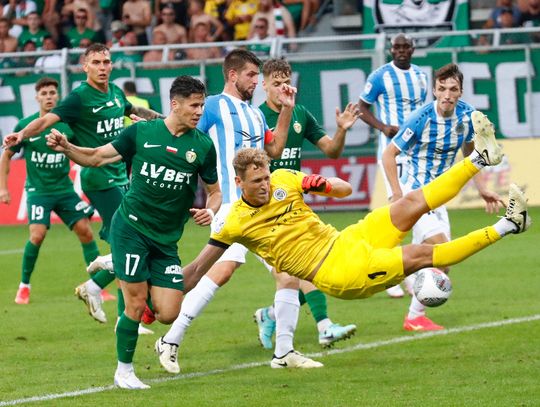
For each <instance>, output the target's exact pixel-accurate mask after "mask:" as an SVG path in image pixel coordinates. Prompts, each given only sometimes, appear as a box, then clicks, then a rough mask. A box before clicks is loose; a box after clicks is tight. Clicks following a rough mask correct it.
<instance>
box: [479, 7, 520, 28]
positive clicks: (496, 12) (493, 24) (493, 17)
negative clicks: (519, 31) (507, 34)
mask: <svg viewBox="0 0 540 407" xmlns="http://www.w3.org/2000/svg"><path fill="white" fill-rule="evenodd" d="M512 3H513V0H500V3H499V5H498V6H497V7H495V8H494V9H493V10H492V11H491V14H490V16H489V18H488V20H487V21H486V23H485V24H484V26H483V28H503V27H504V26H503V23H502V21H501V14H503V13H505V14H507V13H508V12H510V13H511V14H512V18H513V23H512V25H511V27H518V26H519V25H520V22H521V12H520V11H519V8H518V7H517V6H515V5H513V4H512ZM505 19H507V17H505ZM505 24H506V25H507V24H508V21H505Z"/></svg>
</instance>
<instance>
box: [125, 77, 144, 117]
mask: <svg viewBox="0 0 540 407" xmlns="http://www.w3.org/2000/svg"><path fill="white" fill-rule="evenodd" d="M122 90H123V91H124V94H125V95H126V98H127V100H128V101H129V103H131V104H132V105H133V106H139V107H144V108H146V109H150V103H149V102H148V100H146V99H143V98H140V97H138V96H137V86H136V85H135V82H133V81H125V82H124V85H123V86H122ZM129 125H131V119H130V118H129V117H127V116H124V127H127V126H129Z"/></svg>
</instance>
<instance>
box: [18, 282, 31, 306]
mask: <svg viewBox="0 0 540 407" xmlns="http://www.w3.org/2000/svg"><path fill="white" fill-rule="evenodd" d="M15 302H16V303H17V304H28V303H29V302H30V287H29V286H23V287H19V289H18V290H17V295H16V296H15Z"/></svg>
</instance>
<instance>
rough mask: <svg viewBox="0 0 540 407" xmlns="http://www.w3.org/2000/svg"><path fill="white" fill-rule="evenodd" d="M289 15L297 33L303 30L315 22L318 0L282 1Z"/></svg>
mask: <svg viewBox="0 0 540 407" xmlns="http://www.w3.org/2000/svg"><path fill="white" fill-rule="evenodd" d="M283 4H284V5H285V6H286V7H287V9H288V10H289V12H290V13H291V15H292V17H293V20H294V21H295V24H296V25H297V27H298V30H299V31H303V30H305V29H306V28H307V27H308V26H309V25H314V24H315V22H316V19H315V14H316V13H317V11H318V10H319V0H283Z"/></svg>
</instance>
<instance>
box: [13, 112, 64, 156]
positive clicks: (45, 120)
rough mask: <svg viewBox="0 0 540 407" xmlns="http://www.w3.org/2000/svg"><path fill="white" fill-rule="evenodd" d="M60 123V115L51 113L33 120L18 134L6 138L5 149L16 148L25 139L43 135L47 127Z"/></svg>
mask: <svg viewBox="0 0 540 407" xmlns="http://www.w3.org/2000/svg"><path fill="white" fill-rule="evenodd" d="M59 121H60V117H59V116H58V115H56V114H54V113H51V112H49V113H47V114H45V115H43V116H41V117H39V118H37V119H34V120H32V121H31V122H30V123H28V125H27V126H26V127H25V128H24V129H22V130H21V131H18V132H17V133H11V134H8V135H7V136H6V137H4V143H3V147H4V148H8V147H13V146H16V145H17V144H19V143H20V142H21V141H23V140H24V139H26V138H29V137H32V136H35V135H36V134H39V133H41V132H42V131H43V130H45V129H46V128H47V127H51V126H52V125H53V124H55V123H57V122H59Z"/></svg>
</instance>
